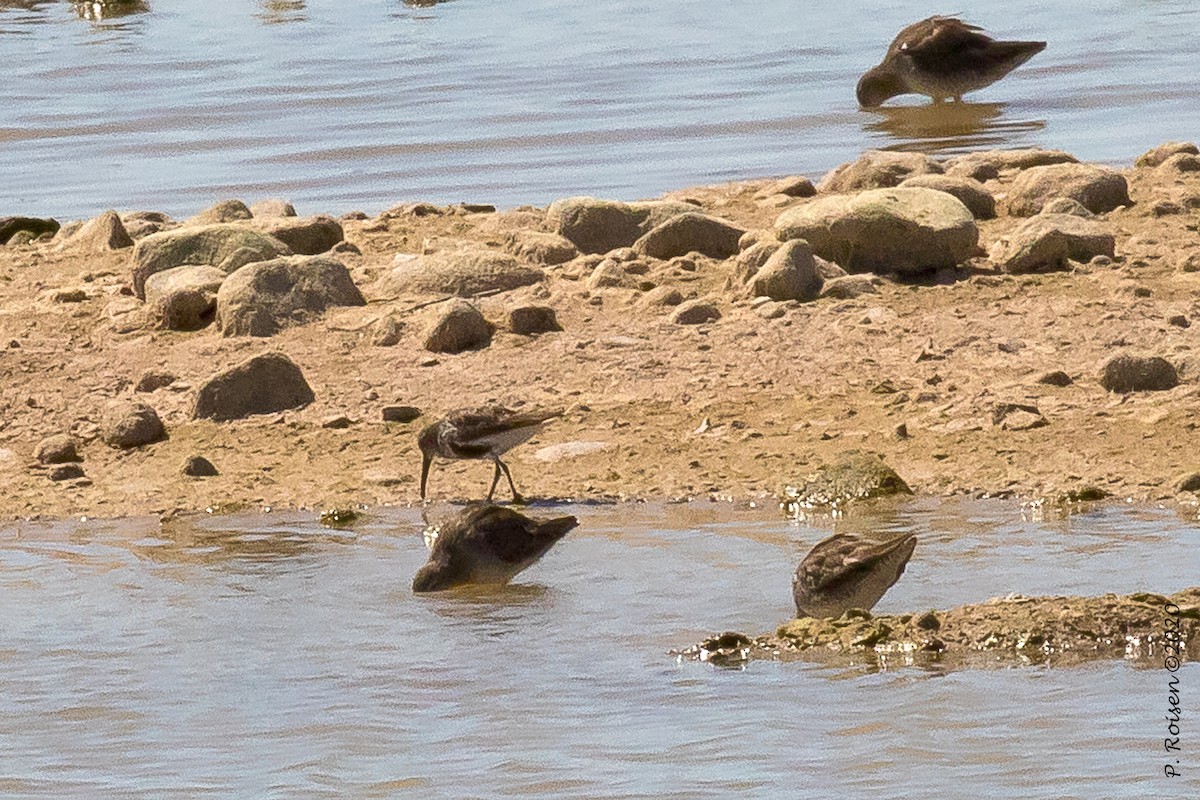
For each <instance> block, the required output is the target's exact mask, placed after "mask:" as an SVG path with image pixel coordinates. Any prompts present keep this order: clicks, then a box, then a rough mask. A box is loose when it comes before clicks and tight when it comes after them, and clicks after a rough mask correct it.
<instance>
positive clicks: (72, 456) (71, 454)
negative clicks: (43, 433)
mask: <svg viewBox="0 0 1200 800" xmlns="http://www.w3.org/2000/svg"><path fill="white" fill-rule="evenodd" d="M33 457H34V458H35V459H37V462H38V463H39V464H69V463H71V462H74V461H82V460H83V459H81V458H80V457H79V442H78V441H76V439H75V437H74V436H70V435H68V434H65V433H59V434H56V435H54V436H47V437H46V438H45V439H42V440H41V441H40V442H38V445H37V447H36V448H35V449H34V451H33Z"/></svg>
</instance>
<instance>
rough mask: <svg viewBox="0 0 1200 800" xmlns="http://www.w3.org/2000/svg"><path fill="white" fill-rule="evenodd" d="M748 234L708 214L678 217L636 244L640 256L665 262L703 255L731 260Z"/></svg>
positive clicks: (655, 228) (660, 225) (635, 249)
mask: <svg viewBox="0 0 1200 800" xmlns="http://www.w3.org/2000/svg"><path fill="white" fill-rule="evenodd" d="M745 233H746V229H745V228H740V227H738V226H737V225H734V224H733V223H732V222H730V221H728V220H724V219H720V218H718V217H711V216H709V215H707V214H700V213H696V212H689V213H686V214H678V215H676V216H674V217H671V219H669V220H667V221H666V222H663V223H661V224H659V225H656V226H655V227H654V228H652V229H650V230H649V231H647V232H646V233H645V234H644V235H642V236H641V237H640V238H639V239H638V240H637V241H635V242H634V243H633V249H634V251H635V252H636V253H638V254H639V255H644V256H649V257H650V258H661V259H663V260H666V259H669V258H675V257H676V256H683V255H687V254H688V253H693V252H694V253H702V254H704V255H706V256H710V257H712V258H728V257H729V256H732V255H734V254H735V253H737V251H738V240H739V239H741V238H742V235H743V234H745Z"/></svg>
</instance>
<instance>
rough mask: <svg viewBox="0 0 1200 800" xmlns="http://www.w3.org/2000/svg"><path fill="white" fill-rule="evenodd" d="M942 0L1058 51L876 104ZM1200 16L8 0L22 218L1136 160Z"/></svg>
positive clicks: (3, 28) (1112, 10)
mask: <svg viewBox="0 0 1200 800" xmlns="http://www.w3.org/2000/svg"><path fill="white" fill-rule="evenodd" d="M947 11H958V12H961V13H962V14H963V15H964V16H965V17H966V18H967V19H969V20H971V21H974V22H977V23H979V24H982V25H983V26H985V27H986V28H987V29H989V30H990V31H991V32H993V33H995V34H997V35H998V36H1000V37H1001V38H1011V39H1045V40H1047V41H1048V42H1049V47H1048V48H1047V50H1046V51H1045V52H1044V53H1042V54H1040V55H1038V56H1037V57H1036V58H1034V59H1033V60H1032V61H1031V62H1030V63H1029V64H1027V65H1025V66H1024V67H1022V68H1021V69H1019V70H1018V71H1017V72H1015V73H1013V74H1012V75H1011V76H1009V77H1008V78H1007V79H1005V80H1004V81H1002V82H1001V83H999V84H997V85H995V86H992V87H990V88H988V89H986V90H984V91H982V92H978V93H976V94H973V95H971V96H970V98H969V99H970V100H971V101H972V102H971V103H968V104H965V105H963V106H962V107H960V108H944V109H929V108H922V107H919V106H918V107H914V106H912V105H911V103H910V104H909V105H908V107H904V108H899V109H887V110H884V111H882V112H862V111H859V110H858V109H857V108H856V104H855V103H854V99H853V98H854V84H855V82H856V80H857V78H858V76H859V75H860V74H861V73H862V72H863V71H864V70H865V69H867V68H868V67H870V66H871V65H873V64H874V63H876V62H877V61H878V60H879V58H880V57H881V56H882V54H883V51H884V50H885V48H886V46H887V43H888V42H889V41H890V40H891V38H892V37H893V36H894V35H895V33H896V32H897V31H898V30H899V29H900V28H901V27H902V26H903V25H905V24H907V23H909V22H912V21H915V20H917V19H920V18H922V17H924V16H928V15H929V14H932V13H945V12H947ZM1198 30H1200V6H1197V5H1196V4H1195V3H1192V2H1188V1H1187V0H1159V2H1142V1H1139V0H1100V1H1099V2H1095V3H1088V4H1087V5H1086V11H1085V10H1084V9H1083V8H1082V7H1080V6H1078V5H1077V4H1063V3H1041V2H1034V1H1033V0H1016V1H1015V2H1005V3H982V2H963V3H959V4H957V5H956V6H954V7H953V8H949V9H948V8H946V7H944V5H939V4H935V3H928V2H915V1H914V0H904V1H903V2H897V1H896V0H892V1H891V2H882V3H870V4H861V3H843V4H818V5H813V4H806V3H802V2H797V0H759V2H754V3H748V2H737V1H735V2H712V1H711V0H705V1H703V2H691V3H681V2H669V3H644V2H637V3H634V2H628V1H627V0H594V2H589V3H562V2H556V1H555V0H506V2H503V3H499V2H487V0H451V1H450V2H441V3H439V2H435V0H420V1H419V2H418V0H406V1H405V2H401V0H356V2H335V1H334V0H317V1H308V2H306V1H305V0H258V2H255V1H254V0H236V1H235V0H206V2H203V3H196V2H186V1H185V0H143V1H140V2H139V1H136V0H133V1H131V0H126V2H120V3H112V2H110V3H108V4H106V5H102V4H100V3H85V2H68V0H0V62H2V63H3V64H4V65H5V86H6V89H5V95H6V96H5V100H4V102H3V103H0V187H3V188H2V189H0V215H3V214H9V213H25V214H47V215H57V216H60V217H71V216H90V215H93V214H95V213H96V212H97V211H99V210H101V209H103V208H105V207H109V206H112V207H117V208H122V209H125V208H155V209H160V210H165V211H168V212H171V213H175V214H187V213H191V212H194V211H196V210H198V209H199V208H200V207H203V206H205V205H208V204H209V203H211V202H213V201H214V200H216V199H222V198H225V197H230V196H237V197H242V198H244V199H246V200H247V201H253V200H255V199H258V198H261V197H264V196H284V197H287V198H290V199H292V200H293V201H295V202H296V203H297V204H298V205H299V206H300V210H301V213H304V212H305V211H307V212H310V213H311V212H316V211H327V212H339V211H344V210H348V209H351V208H362V209H364V210H367V211H370V212H372V213H373V212H375V211H379V210H381V209H383V208H386V207H388V206H389V205H391V204H393V203H396V202H400V201H402V200H418V199H421V200H431V201H435V202H459V201H464V200H470V201H486V202H495V203H497V204H499V205H501V206H511V205H517V204H520V203H527V202H528V203H535V204H544V203H547V202H549V201H550V200H552V199H554V198H556V197H561V196H564V195H569V194H580V193H587V194H595V195H600V196H611V197H617V198H624V199H634V198H637V197H644V196H652V195H657V194H659V193H661V192H663V191H666V190H669V189H673V188H680V187H684V186H688V185H693V184H696V183H710V182H717V181H722V180H729V179H737V178H748V177H760V176H765V175H778V174H790V173H806V174H810V175H817V174H820V173H821V172H823V171H824V170H826V169H828V168H829V167H831V166H834V165H836V164H837V163H840V162H841V161H845V160H848V159H849V158H850V157H852V156H853V155H855V154H856V153H857V152H858V151H859V150H861V149H863V148H865V147H908V148H911V147H916V148H921V149H925V150H931V151H934V152H942V153H945V152H954V151H960V150H963V149H970V148H979V147H994V146H1028V145H1044V146H1050V147H1061V148H1065V149H1068V150H1071V151H1073V152H1075V153H1076V154H1077V155H1079V156H1080V157H1083V158H1087V159H1092V160H1102V161H1114V162H1125V163H1128V162H1130V161H1132V159H1133V157H1134V156H1136V155H1137V154H1138V153H1139V152H1141V151H1142V150H1144V149H1146V148H1148V147H1149V146H1151V145H1153V144H1157V143H1158V142H1160V141H1163V140H1166V139H1171V138H1193V139H1194V138H1196V136H1197V130H1198V129H1200V102H1198V101H1200V79H1198V78H1197V71H1196V68H1195V65H1196V63H1200V37H1198V36H1197V35H1196V33H1197V31H1198ZM912 102H916V103H922V102H924V101H917V100H915V99H914V100H913V101H912Z"/></svg>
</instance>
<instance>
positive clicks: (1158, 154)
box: [1133, 142, 1200, 167]
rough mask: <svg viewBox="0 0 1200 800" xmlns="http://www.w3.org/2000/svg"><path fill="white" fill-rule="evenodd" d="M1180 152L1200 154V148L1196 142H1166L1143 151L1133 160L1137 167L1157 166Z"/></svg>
mask: <svg viewBox="0 0 1200 800" xmlns="http://www.w3.org/2000/svg"><path fill="white" fill-rule="evenodd" d="M1179 153H1190V154H1191V155H1194V156H1195V155H1200V148H1197V147H1196V144H1195V143H1194V142H1164V143H1163V144H1160V145H1159V146H1158V147H1153V148H1151V149H1149V150H1147V151H1146V152H1144V153H1142V154H1141V155H1140V156H1138V158H1137V161H1134V162H1133V165H1134V166H1135V167H1157V166H1158V165H1159V164H1161V163H1163V162H1164V161H1166V160H1167V159H1168V158H1170V157H1171V156H1173V155H1178V154H1179Z"/></svg>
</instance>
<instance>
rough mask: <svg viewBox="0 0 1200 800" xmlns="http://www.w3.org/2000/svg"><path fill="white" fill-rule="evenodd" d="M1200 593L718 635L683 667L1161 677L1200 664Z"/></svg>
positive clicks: (854, 617)
mask: <svg viewBox="0 0 1200 800" xmlns="http://www.w3.org/2000/svg"><path fill="white" fill-rule="evenodd" d="M1198 633H1200V587H1192V588H1190V589H1184V590H1183V591H1180V592H1177V593H1175V594H1173V595H1170V596H1163V595H1156V594H1152V593H1149V592H1139V593H1137V594H1132V595H1115V594H1106V595H1102V596H1100V597H1021V596H1010V597H1004V598H995V599H992V600H989V601H987V602H985V603H977V604H972V605H964V606H959V607H957V608H952V609H948V610H945V611H935V610H929V611H924V612H921V613H913V614H899V615H890V614H887V615H879V616H873V615H871V614H870V613H868V612H865V611H859V610H855V611H850V612H848V613H847V614H845V615H844V616H842V617H839V618H838V619H832V620H826V619H811V618H802V619H794V620H792V621H790V622H786V623H784V624H783V625H781V626H779V628H778V630H776V631H775V633H773V634H765V635H761V636H756V637H751V636H748V635H746V634H742V633H736V632H726V633H722V634H718V635H714V636H712V637H710V638H708V639H706V640H704V641H703V642H701V643H699V644H697V645H694V646H693V647H690V648H688V649H687V650H685V651H683V652H681V653H680V657H682V658H688V659H694V660H699V661H711V662H712V663H713V664H715V665H717V666H725V667H737V666H740V665H742V664H744V663H746V662H747V661H750V660H753V659H763V658H765V659H778V660H784V661H816V662H822V663H830V664H847V665H849V664H868V665H876V666H901V665H914V664H915V665H922V666H929V667H935V666H936V667H942V668H959V667H988V666H1011V665H1015V664H1052V665H1055V666H1068V665H1072V664H1079V663H1083V662H1086V661H1093V660H1097V659H1114V658H1119V659H1127V660H1130V661H1135V662H1138V663H1143V664H1145V665H1147V666H1150V667H1161V666H1162V665H1163V662H1164V659H1166V658H1169V657H1172V656H1174V657H1176V659H1177V660H1176V661H1175V662H1174V663H1175V664H1176V666H1178V664H1179V663H1180V661H1182V660H1184V659H1187V660H1194V659H1196V658H1200V636H1198V635H1197V634H1198Z"/></svg>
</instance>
